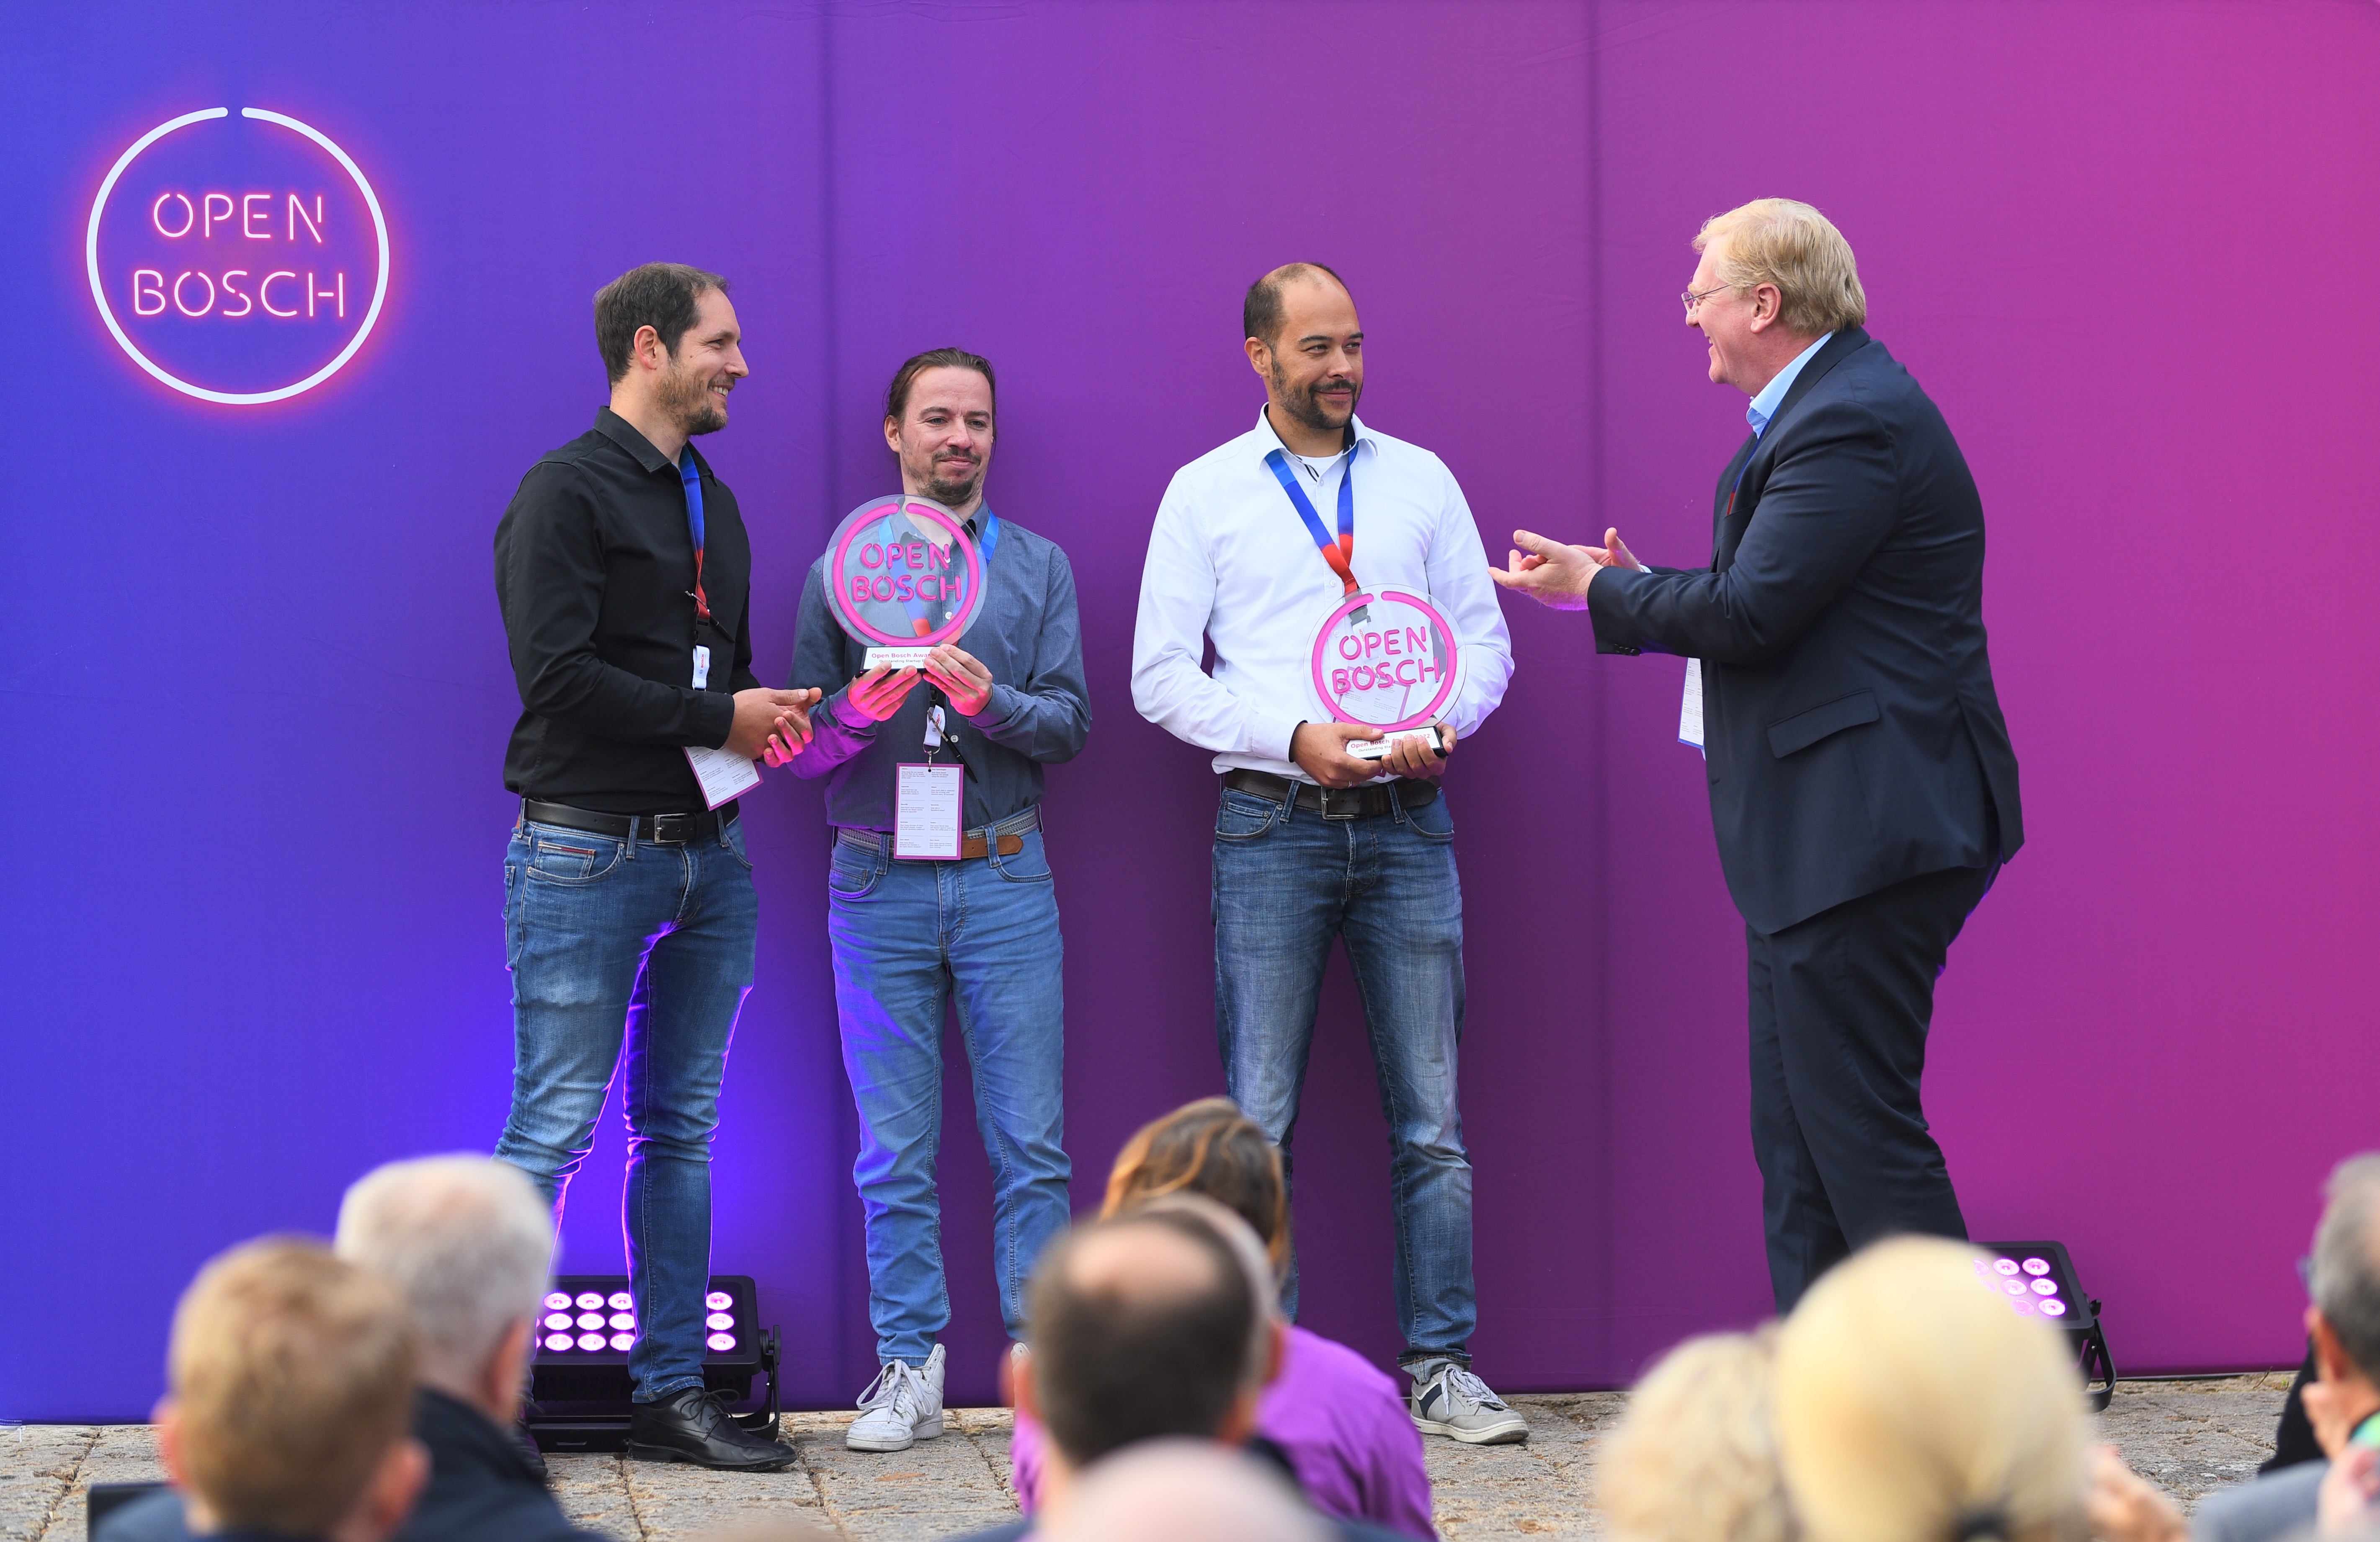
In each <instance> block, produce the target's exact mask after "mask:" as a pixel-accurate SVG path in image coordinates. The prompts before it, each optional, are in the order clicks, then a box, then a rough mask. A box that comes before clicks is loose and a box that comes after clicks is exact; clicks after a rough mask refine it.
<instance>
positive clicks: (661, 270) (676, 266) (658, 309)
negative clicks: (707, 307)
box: [595, 262, 727, 385]
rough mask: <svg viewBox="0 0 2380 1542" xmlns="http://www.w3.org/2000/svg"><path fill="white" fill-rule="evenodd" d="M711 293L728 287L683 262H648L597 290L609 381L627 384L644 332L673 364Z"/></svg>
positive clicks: (599, 336) (599, 344)
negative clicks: (657, 339) (666, 352)
mask: <svg viewBox="0 0 2380 1542" xmlns="http://www.w3.org/2000/svg"><path fill="white" fill-rule="evenodd" d="M712 289H716V290H718V291H719V292H720V293H721V294H722V295H723V294H725V293H727V281H726V280H725V279H723V278H722V277H720V276H719V275H718V274H717V273H710V272H707V271H705V270H704V269H701V268H690V267H688V266H686V264H685V263H683V262H648V263H646V264H645V265H644V266H643V267H641V268H630V269H629V270H628V271H627V272H626V273H622V274H621V275H620V276H619V277H617V278H615V279H613V281H612V282H611V283H609V284H606V285H603V287H601V289H598V290H596V291H595V346H596V349H597V351H599V352H600V353H601V354H602V356H603V371H604V374H605V376H606V377H607V378H609V379H610V381H611V382H612V383H613V384H614V385H617V384H619V383H620V382H621V381H623V380H625V379H626V378H627V374H628V360H629V358H631V357H632V356H633V355H634V354H635V352H636V345H637V332H638V331H639V330H640V329H642V328H645V327H650V328H652V329H653V331H654V332H655V333H656V334H659V336H660V337H661V340H662V347H664V348H667V349H668V350H669V354H670V357H671V358H676V357H677V345H678V340H679V339H681V338H683V337H684V336H685V335H686V332H687V330H688V329H689V328H691V327H692V326H693V325H694V323H695V322H696V321H698V319H700V317H701V314H702V309H701V307H702V297H703V295H704V294H705V293H707V292H708V291H710V290H712Z"/></svg>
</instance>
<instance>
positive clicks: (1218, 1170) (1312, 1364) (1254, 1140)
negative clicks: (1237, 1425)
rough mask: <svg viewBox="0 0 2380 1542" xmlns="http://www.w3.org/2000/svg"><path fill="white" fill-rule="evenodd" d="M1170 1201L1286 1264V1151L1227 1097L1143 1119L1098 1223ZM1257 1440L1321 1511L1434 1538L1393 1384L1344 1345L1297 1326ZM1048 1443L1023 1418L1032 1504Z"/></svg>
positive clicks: (1415, 1447)
mask: <svg viewBox="0 0 2380 1542" xmlns="http://www.w3.org/2000/svg"><path fill="white" fill-rule="evenodd" d="M1169 1194H1195V1195H1201V1196H1205V1197H1206V1198H1208V1199H1211V1200H1213V1201H1214V1202H1215V1203H1217V1204H1219V1205H1220V1206H1222V1207H1223V1208H1225V1209H1228V1210H1231V1211H1233V1212H1234V1213H1236V1214H1237V1215H1238V1216H1239V1217H1240V1218H1241V1219H1242V1220H1245V1221H1246V1222H1247V1223H1248V1224H1249V1225H1250V1226H1251V1227H1254V1228H1255V1229H1256V1233H1257V1236H1258V1237H1261V1238H1262V1239H1264V1244H1265V1247H1266V1249H1267V1250H1268V1251H1269V1253H1270V1254H1271V1256H1272V1264H1273V1270H1274V1273H1275V1275H1276V1277H1277V1276H1278V1275H1279V1274H1280V1272H1281V1270H1282V1269H1285V1268H1286V1267H1287V1265H1288V1261H1289V1190H1288V1185H1287V1184H1284V1183H1283V1182H1282V1180H1281V1152H1280V1151H1279V1150H1277V1149H1276V1148H1275V1147H1273V1144H1272V1143H1271V1142H1270V1141H1269V1140H1267V1139H1265V1135H1264V1131H1263V1130H1261V1129H1259V1128H1258V1127H1257V1124H1256V1123H1255V1122H1254V1121H1253V1120H1251V1119H1249V1118H1248V1117H1247V1116H1246V1115H1245V1114H1244V1113H1242V1112H1241V1111H1240V1110H1239V1106H1238V1105H1237V1104H1235V1103H1233V1101H1232V1100H1231V1099H1228V1098H1202V1099H1199V1100H1198V1101H1197V1102H1195V1103H1188V1104H1184V1106H1183V1107H1181V1108H1178V1109H1175V1110H1174V1111H1172V1113H1169V1114H1167V1115H1165V1116H1164V1117H1163V1118H1162V1119H1158V1120H1154V1121H1152V1122H1150V1123H1147V1124H1144V1125H1142V1126H1141V1127H1140V1129H1139V1130H1138V1132H1136V1133H1135V1135H1133V1137H1132V1138H1131V1139H1130V1140H1128V1141H1126V1142H1124V1146H1123V1150H1122V1151H1120V1152H1118V1153H1117V1154H1116V1160H1115V1167H1114V1168H1113V1169H1112V1170H1111V1172H1109V1174H1108V1194H1107V1202H1106V1203H1105V1204H1103V1205H1102V1206H1101V1207H1100V1208H1099V1214H1100V1216H1101V1217H1103V1218H1104V1217H1107V1216H1112V1215H1118V1214H1121V1213H1122V1212H1123V1211H1125V1210H1129V1209H1131V1208H1134V1207H1135V1206H1137V1205H1144V1204H1147V1202H1148V1201H1150V1200H1152V1199H1157V1198H1160V1197H1162V1196H1166V1195H1169ZM1257 1438H1258V1439H1262V1440H1266V1441H1269V1442H1270V1443H1271V1445H1272V1446H1273V1448H1274V1449H1275V1450H1277V1451H1279V1452H1280V1453H1281V1456H1282V1457H1283V1458H1284V1459H1285V1460H1286V1461H1287V1463H1288V1464H1289V1466H1290V1469H1291V1470H1292V1471H1293V1473H1295V1474H1296V1475H1297V1481H1298V1482H1299V1484H1300V1485H1301V1486H1303V1487H1304V1488H1305V1497H1306V1499H1307V1500H1310V1501H1312V1503H1313V1505H1314V1507H1315V1508H1316V1509H1317V1510H1319V1511H1320V1512H1322V1513H1324V1514H1325V1515H1335V1516H1339V1517H1342V1518H1343V1519H1346V1520H1351V1521H1369V1522H1371V1523H1372V1524H1375V1525H1380V1526H1386V1527H1387V1528H1389V1529H1390V1530H1391V1531H1397V1532H1403V1534H1404V1535H1406V1536H1412V1537H1416V1538H1420V1539H1422V1542H1434V1539H1435V1538H1436V1537H1437V1536H1438V1533H1437V1530H1436V1528H1435V1525H1434V1524H1433V1522H1432V1519H1431V1513H1430V1493H1429V1469H1428V1468H1427V1466H1426V1465H1424V1463H1423V1461H1422V1451H1421V1436H1420V1434H1419V1433H1418V1432H1417V1431H1416V1430H1415V1428H1414V1427H1413V1418H1412V1416H1411V1415H1408V1414H1407V1413H1406V1412H1405V1403H1404V1399H1403V1397H1401V1396H1400V1395H1399V1394H1398V1392H1397V1388H1396V1384H1395V1383H1394V1382H1392V1381H1390V1379H1389V1378H1388V1377H1387V1376H1386V1375H1385V1374H1383V1373H1382V1372H1381V1371H1380V1370H1379V1368H1378V1366H1374V1365H1372V1364H1371V1363H1370V1362H1369V1361H1367V1360H1366V1359H1365V1358H1364V1357H1363V1356H1362V1355H1360V1354H1356V1353H1355V1352H1354V1350H1352V1349H1349V1348H1348V1347H1347V1346H1346V1345H1344V1344H1341V1343H1334V1342H1331V1341H1330V1340H1329V1339H1326V1338H1323V1337H1322V1336H1321V1335H1320V1334H1318V1333H1309V1332H1307V1331H1306V1330H1305V1329H1303V1328H1297V1327H1292V1328H1291V1329H1290V1330H1289V1342H1288V1347H1287V1349H1286V1350H1285V1351H1284V1353H1283V1354H1282V1358H1281V1374H1280V1376H1279V1377H1278V1378H1275V1379H1274V1381H1273V1383H1272V1385H1271V1386H1269V1387H1268V1388H1266V1389H1265V1394H1264V1401H1263V1402H1261V1403H1259V1404H1258V1405H1257ZM1044 1439H1045V1438H1044V1436H1043V1434H1042V1431H1041V1428H1040V1427H1039V1426H1038V1425H1037V1424H1035V1423H1034V1421H1033V1420H1032V1419H1031V1418H1030V1417H1029V1416H1027V1415H1024V1414H1019V1415H1017V1416H1016V1427H1015V1435H1014V1439H1012V1440H1011V1442H1010V1446H1009V1460H1010V1462H1011V1463H1013V1468H1014V1480H1015V1484H1016V1497H1017V1500H1018V1501H1019V1502H1020V1503H1021V1504H1022V1505H1023V1507H1024V1508H1025V1510H1026V1512H1031V1511H1032V1510H1033V1509H1034V1507H1035V1501H1036V1500H1037V1499H1038V1488H1039V1486H1040V1475H1041V1451H1042V1446H1043V1442H1044Z"/></svg>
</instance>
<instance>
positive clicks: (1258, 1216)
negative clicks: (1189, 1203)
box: [1099, 1098, 1289, 1274]
mask: <svg viewBox="0 0 2380 1542" xmlns="http://www.w3.org/2000/svg"><path fill="white" fill-rule="evenodd" d="M1171 1194H1197V1195H1204V1196H1206V1197H1208V1199H1211V1200H1213V1201H1214V1202H1215V1203H1217V1204H1218V1205H1220V1206H1222V1207H1223V1208H1225V1209H1227V1210H1230V1211H1231V1212H1233V1214H1234V1215H1236V1216H1238V1217H1239V1218H1240V1219H1241V1220H1245V1221H1246V1222H1247V1223H1248V1225H1249V1226H1250V1227H1251V1228H1253V1229H1254V1230H1255V1232H1256V1234H1257V1237H1259V1238H1260V1239H1262V1241H1263V1242H1264V1245H1265V1247H1266V1250H1267V1251H1268V1252H1269V1254H1270V1255H1271V1258H1272V1267H1273V1270H1274V1272H1275V1273H1276V1274H1278V1273H1280V1272H1281V1271H1283V1270H1285V1269H1287V1268H1288V1265H1289V1188H1288V1185H1287V1184H1285V1183H1283V1182H1282V1180H1281V1151H1280V1149H1279V1148H1278V1147H1275V1146H1274V1145H1273V1143H1272V1142H1270V1141H1269V1140H1267V1139H1266V1138H1265V1133H1264V1131H1263V1130H1261V1129H1259V1128H1257V1123H1256V1121H1255V1120H1253V1119H1250V1118H1249V1117H1248V1116H1247V1115H1246V1114H1244V1113H1242V1112H1241V1111H1240V1108H1239V1105H1238V1104H1236V1103H1234V1102H1233V1101H1232V1100H1231V1099H1229V1098H1201V1099H1198V1100H1197V1101H1196V1102H1195V1103H1184V1105H1183V1106H1182V1107H1180V1108H1178V1109H1175V1110H1174V1111H1172V1113H1169V1114H1167V1115H1165V1116H1164V1117H1163V1118H1162V1119H1156V1120H1151V1121H1150V1122H1149V1123H1146V1124H1143V1125H1142V1126H1141V1127H1140V1128H1139V1129H1138V1130H1137V1131H1135V1133H1134V1135H1133V1137H1132V1138H1131V1139H1130V1140H1128V1141H1125V1142H1124V1143H1123V1150H1122V1151H1119V1152H1117V1153H1116V1160H1115V1166H1114V1168H1113V1169H1111V1171H1110V1172H1109V1173H1108V1197H1107V1203H1106V1204H1105V1205H1104V1206H1102V1207H1101V1208H1100V1210H1099V1214H1100V1215H1102V1216H1112V1215H1120V1214H1122V1213H1123V1211H1125V1210H1129V1209H1133V1208H1136V1207H1138V1206H1141V1205H1145V1204H1147V1202H1148V1201H1150V1200H1152V1199H1158V1198H1161V1197H1163V1196H1167V1195H1171Z"/></svg>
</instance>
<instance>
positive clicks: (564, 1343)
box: [545, 1333, 570, 1349]
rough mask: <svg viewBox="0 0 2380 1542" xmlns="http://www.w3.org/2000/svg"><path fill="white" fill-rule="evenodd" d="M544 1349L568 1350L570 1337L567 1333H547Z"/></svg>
mask: <svg viewBox="0 0 2380 1542" xmlns="http://www.w3.org/2000/svg"><path fill="white" fill-rule="evenodd" d="M545 1347H546V1348H548V1349H568V1348H569V1347H570V1335H569V1334H567V1333H548V1334H547V1335H546V1336H545Z"/></svg>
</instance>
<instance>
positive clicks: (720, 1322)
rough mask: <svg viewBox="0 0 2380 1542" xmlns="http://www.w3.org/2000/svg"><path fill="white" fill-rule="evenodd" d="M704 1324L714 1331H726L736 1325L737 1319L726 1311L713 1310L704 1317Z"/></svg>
mask: <svg viewBox="0 0 2380 1542" xmlns="http://www.w3.org/2000/svg"><path fill="white" fill-rule="evenodd" d="M702 1326H703V1327H705V1328H708V1329H710V1330H712V1331H714V1332H724V1331H726V1330H728V1329H731V1328H733V1327H735V1318H734V1317H729V1316H728V1315H727V1314H726V1313H724V1312H713V1313H711V1314H710V1316H709V1317H705V1318H703V1319H702Z"/></svg>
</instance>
